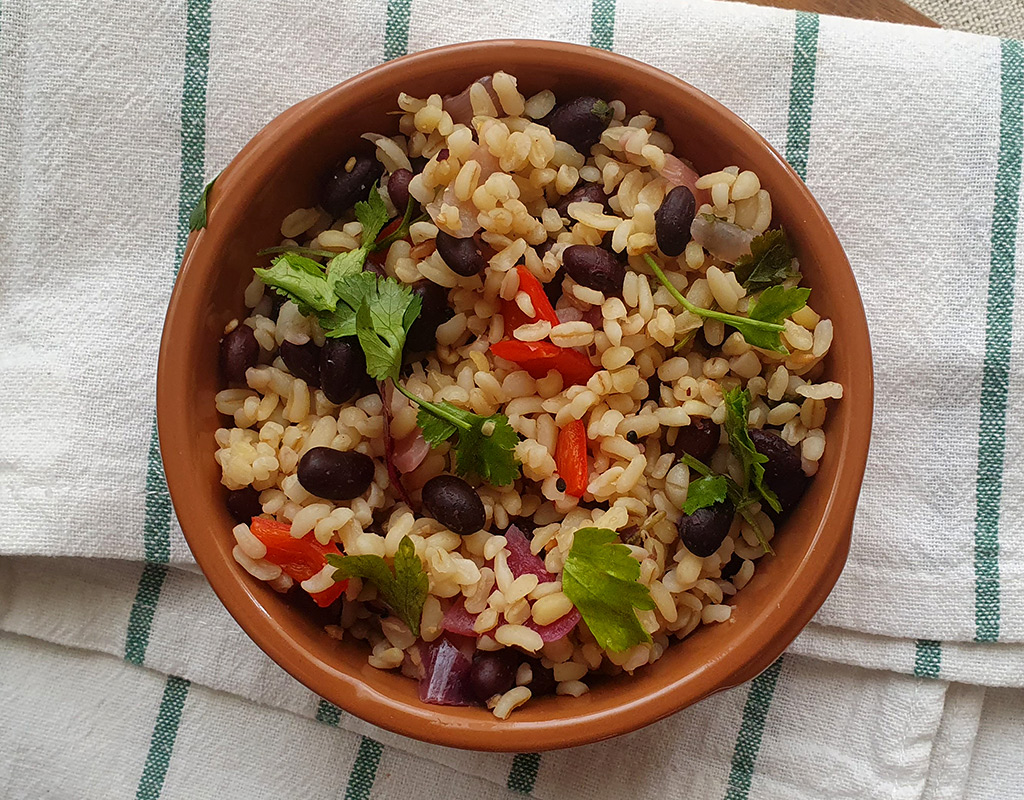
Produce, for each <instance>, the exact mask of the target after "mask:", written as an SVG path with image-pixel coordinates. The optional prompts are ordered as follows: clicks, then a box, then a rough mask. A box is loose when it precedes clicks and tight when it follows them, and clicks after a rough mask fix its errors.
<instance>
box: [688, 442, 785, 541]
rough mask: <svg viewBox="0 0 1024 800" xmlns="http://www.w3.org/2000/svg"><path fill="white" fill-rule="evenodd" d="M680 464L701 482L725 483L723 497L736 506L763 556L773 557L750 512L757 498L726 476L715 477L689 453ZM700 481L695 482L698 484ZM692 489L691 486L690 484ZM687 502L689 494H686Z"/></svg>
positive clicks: (762, 532)
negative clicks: (709, 479)
mask: <svg viewBox="0 0 1024 800" xmlns="http://www.w3.org/2000/svg"><path fill="white" fill-rule="evenodd" d="M682 462H683V463H684V464H686V466H688V467H689V468H690V469H692V470H693V471H694V472H696V473H698V474H700V475H702V476H703V477H702V478H701V480H706V479H708V478H721V479H722V480H723V481H724V482H725V496H726V497H727V498H728V499H729V502H730V503H732V504H733V505H734V506H736V513H737V514H739V515H740V516H741V517H743V519H744V520H746V522H747V524H748V525H749V526H750V527H751V528H752V529H753V531H754V535H755V536H757V541H758V542H760V543H761V547H762V549H763V550H764V552H765V555H775V551H774V550H772V546H771V545H770V544H768V539H766V538H765V535H764V531H762V530H761V526H760V525H758V524H757V518H756V517H755V516H754V515H753V514H752V513H751V512H750V506H751V505H753V504H754V503H755V502H757V498H755V497H751V496H750V493H749V492H745V491H743V490H742V489H740V487H739V485H738V484H737V483H736V481H734V480H733V479H732V478H730V477H729V476H728V475H715V473H714V472H712V471H711V468H710V467H708V466H707V465H706V464H704V463H703V462H701V461H698V460H697V459H696V458H694V457H693V456H691V455H690V454H689V453H683V458H682ZM699 482H700V481H697V483H699ZM690 486H691V487H692V486H693V484H690ZM687 500H689V494H687ZM687 513H691V512H687Z"/></svg>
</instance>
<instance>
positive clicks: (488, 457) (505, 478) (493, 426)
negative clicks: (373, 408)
mask: <svg viewBox="0 0 1024 800" xmlns="http://www.w3.org/2000/svg"><path fill="white" fill-rule="evenodd" d="M395 387H396V388H397V389H398V391H400V392H401V393H402V394H404V395H405V396H406V397H408V398H409V399H410V400H412V402H414V403H415V404H416V405H417V406H419V409H420V410H419V414H418V415H417V417H416V423H417V424H418V425H419V426H420V430H422V431H423V438H424V439H426V440H427V442H428V443H429V444H430V445H431V446H432V447H437V446H438V445H440V444H441V443H442V442H446V441H448V440H449V439H450V438H451V437H452V436H455V435H456V434H458V439H457V441H456V442H455V472H456V474H458V475H468V474H469V473H474V474H476V475H478V476H479V477H481V478H483V479H484V480H486V481H487V482H488V483H490V484H492V485H494V486H507V485H509V484H511V483H514V482H515V479H516V478H518V477H519V461H517V460H516V454H515V449H516V444H517V443H518V442H519V434H517V433H516V432H515V430H513V428H512V426H511V425H510V424H509V421H508V417H506V416H505V415H504V414H492V415H491V416H489V417H483V416H480V415H479V414H474V413H473V412H472V411H466V410H465V409H463V408H459V407H458V406H454V405H452V404H451V403H449V402H447V401H442V402H440V403H431V402H429V401H427V400H424V399H422V398H421V397H418V396H417V395H415V394H413V393H412V392H410V391H409V390H408V389H406V388H405V387H404V386H402V385H401V384H400V383H398V382H397V381H396V382H395Z"/></svg>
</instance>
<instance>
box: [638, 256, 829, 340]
mask: <svg viewBox="0 0 1024 800" xmlns="http://www.w3.org/2000/svg"><path fill="white" fill-rule="evenodd" d="M644 260H645V261H646V262H647V266H649V267H650V268H651V271H652V272H653V273H654V275H655V277H656V278H657V279H658V280H659V281H661V283H662V285H663V286H664V287H665V288H666V289H668V292H669V294H670V295H672V297H673V298H675V300H676V302H677V303H679V305H681V306H682V307H683V308H685V309H686V310H687V311H689V312H690V313H691V314H696V315H697V316H698V317H703V318H705V319H717V320H721V321H722V322H724V323H725V324H726V325H731V326H732V327H734V328H735V329H736V330H738V331H739V332H740V334H741V335H742V336H743V338H744V339H746V340H747V342H748V343H750V344H752V345H754V346H755V347H762V348H764V349H766V350H774V351H776V352H779V353H787V352H789V351H788V350H786V348H785V347H783V345H782V340H781V339H780V338H779V334H780V333H781V332H782V331H783V330H785V326H784V325H782V324H781V323H780V322H779V321H778V320H772V319H768V318H764V319H758V318H756V317H753V316H751V317H741V316H739V315H737V314H726V313H725V312H724V311H713V310H712V309H710V308H701V307H700V306H697V305H694V304H693V303H691V302H690V301H689V300H687V299H686V298H685V297H683V295H682V293H681V292H680V291H679V290H678V289H677V288H676V287H675V286H673V285H672V282H671V281H669V279H668V277H666V275H665V273H664V272H663V271H662V269H661V267H659V266H658V262H656V261H655V260H654V259H653V258H651V257H650V255H648V254H646V253H645V254H644ZM790 291H792V290H790ZM803 291H810V290H809V289H808V290H803Z"/></svg>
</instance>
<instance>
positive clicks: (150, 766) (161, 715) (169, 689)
mask: <svg viewBox="0 0 1024 800" xmlns="http://www.w3.org/2000/svg"><path fill="white" fill-rule="evenodd" d="M189 686H190V684H189V682H188V681H187V680H185V679H184V678H176V677H175V676H173V675H171V676H170V677H169V678H167V683H166V684H165V685H164V696H163V699H162V700H161V701H160V710H159V711H158V712H157V715H156V725H155V726H154V727H153V736H152V738H151V739H150V741H149V753H148V754H147V755H146V765H145V767H143V769H142V777H141V778H139V786H138V788H137V789H136V790H135V798H136V800H157V798H159V797H160V792H161V791H163V788H164V779H165V778H166V777H167V767H168V765H169V764H170V763H171V753H172V751H173V750H174V741H175V739H177V738H178V725H179V724H180V723H181V711H182V709H183V708H184V707H185V698H186V697H188V688H189Z"/></svg>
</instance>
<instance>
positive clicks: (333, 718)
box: [316, 700, 341, 728]
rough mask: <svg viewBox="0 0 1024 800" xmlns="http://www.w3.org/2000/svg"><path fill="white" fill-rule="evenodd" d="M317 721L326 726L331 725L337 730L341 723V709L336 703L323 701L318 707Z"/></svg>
mask: <svg viewBox="0 0 1024 800" xmlns="http://www.w3.org/2000/svg"><path fill="white" fill-rule="evenodd" d="M316 721H317V722H322V723H323V724H324V725H330V726H331V727H332V728H337V727H338V723H339V722H340V721H341V709H340V708H338V707H337V706H336V705H334V703H329V702H327V701H326V700H321V701H320V704H319V705H318V706H317V707H316Z"/></svg>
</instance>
